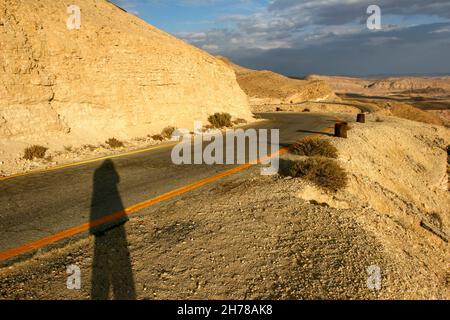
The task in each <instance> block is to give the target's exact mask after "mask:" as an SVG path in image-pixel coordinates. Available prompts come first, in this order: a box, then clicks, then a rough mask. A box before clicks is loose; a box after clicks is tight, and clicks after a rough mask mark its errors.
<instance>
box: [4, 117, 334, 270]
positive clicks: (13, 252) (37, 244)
mask: <svg viewBox="0 0 450 320" xmlns="http://www.w3.org/2000/svg"><path fill="white" fill-rule="evenodd" d="M336 120H337V121H338V122H340V120H339V119H338V118H336ZM333 128H334V127H328V128H325V129H323V130H321V133H329V132H331V131H332V129H333ZM318 135H320V134H319V133H317V134H313V135H308V136H306V137H311V136H318ZM306 137H304V138H306ZM166 146H167V145H166ZM159 147H160V148H162V147H164V146H159ZM147 151H148V150H147ZM140 152H145V151H143V150H140V151H135V152H130V153H128V155H129V154H136V153H140ZM286 152H288V148H283V149H280V150H279V151H277V152H275V153H274V154H271V155H269V156H267V157H265V158H264V159H267V158H272V157H274V156H276V155H283V154H285V153H286ZM124 155H125V154H122V155H118V156H115V157H119V156H124ZM104 159H111V157H105V158H104ZM262 160H263V159H262V158H261V159H258V160H257V161H254V162H251V163H246V164H243V165H240V166H238V167H235V168H233V169H230V170H227V171H224V172H221V173H219V174H217V175H214V176H211V177H208V178H205V179H201V180H199V181H197V182H193V183H191V184H188V185H185V186H184V187H181V188H179V189H175V190H172V191H169V192H167V193H164V194H162V195H160V196H157V197H155V198H152V199H149V200H147V201H143V202H140V203H138V204H135V205H133V206H131V207H128V208H126V209H125V210H124V211H120V212H115V213H112V214H110V215H108V216H105V217H102V218H100V219H97V220H94V221H90V222H88V223H84V224H81V225H79V226H76V227H73V228H69V229H66V230H64V231H61V232H58V233H55V234H53V235H50V236H47V237H44V238H42V239H39V240H37V241H33V242H30V243H27V244H24V245H22V246H19V247H16V248H13V249H9V250H6V251H3V252H0V261H5V260H8V259H11V258H13V257H17V256H19V255H21V254H25V253H28V252H31V251H33V250H36V249H39V248H42V247H44V246H48V245H50V244H53V243H55V242H57V241H60V240H63V239H66V238H69V237H71V236H74V235H77V234H80V233H83V232H86V231H88V230H89V229H90V228H93V227H96V226H99V225H103V224H105V223H108V222H112V221H115V220H117V219H119V218H121V217H124V216H128V215H132V214H134V213H136V212H139V211H141V210H143V209H146V208H149V207H151V206H153V205H155V204H157V203H160V202H163V201H165V200H169V199H171V198H174V197H176V196H179V195H181V194H184V193H187V192H189V191H192V190H195V189H198V188H200V187H202V186H204V185H206V184H209V183H212V182H215V181H217V180H220V179H222V178H225V177H227V176H230V175H232V174H234V173H237V172H239V171H242V170H244V169H247V168H250V167H252V166H253V165H255V164H257V163H259V162H261V161H262ZM94 161H95V160H90V162H94ZM96 161H100V160H98V159H97V160H96ZM90 162H87V163H90ZM55 170H56V169H55Z"/></svg>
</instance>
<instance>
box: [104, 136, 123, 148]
mask: <svg viewBox="0 0 450 320" xmlns="http://www.w3.org/2000/svg"><path fill="white" fill-rule="evenodd" d="M105 143H106V144H107V145H108V146H110V147H111V148H113V149H117V148H122V147H123V146H124V144H123V142H122V141H120V140H117V139H116V138H110V139H108V140H107V141H106V142H105Z"/></svg>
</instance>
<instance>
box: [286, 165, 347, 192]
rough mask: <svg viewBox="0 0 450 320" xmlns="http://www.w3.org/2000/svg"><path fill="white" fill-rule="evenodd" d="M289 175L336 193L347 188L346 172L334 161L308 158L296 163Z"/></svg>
mask: <svg viewBox="0 0 450 320" xmlns="http://www.w3.org/2000/svg"><path fill="white" fill-rule="evenodd" d="M289 175H290V176H292V177H296V178H303V179H306V180H308V181H311V182H312V183H314V184H315V185H317V186H319V187H320V188H322V189H324V190H327V191H333V192H336V191H338V190H341V189H344V188H345V187H346V186H347V183H348V178H347V173H346V172H345V170H344V169H343V168H342V167H341V166H340V165H339V164H338V163H337V162H336V161H334V160H331V159H326V158H308V159H305V160H300V161H294V162H292V166H291V167H290V169H289Z"/></svg>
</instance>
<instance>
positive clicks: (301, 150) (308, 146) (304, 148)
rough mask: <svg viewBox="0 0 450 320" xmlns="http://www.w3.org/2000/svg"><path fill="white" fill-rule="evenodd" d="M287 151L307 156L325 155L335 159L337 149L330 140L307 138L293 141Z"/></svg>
mask: <svg viewBox="0 0 450 320" xmlns="http://www.w3.org/2000/svg"><path fill="white" fill-rule="evenodd" d="M289 151H290V152H291V153H292V154H295V155H299V156H307V157H325V158H333V159H336V158H337V157H338V151H337V149H336V147H335V146H333V145H332V144H331V142H330V141H328V140H324V139H319V138H308V139H304V140H301V141H298V142H296V143H294V144H293V145H292V146H291V147H290V148H289Z"/></svg>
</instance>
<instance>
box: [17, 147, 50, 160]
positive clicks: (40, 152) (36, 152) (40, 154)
mask: <svg viewBox="0 0 450 320" xmlns="http://www.w3.org/2000/svg"><path fill="white" fill-rule="evenodd" d="M47 150H48V148H46V147H43V146H38V145H34V146H31V147H28V148H26V149H25V152H24V155H23V158H24V159H26V160H33V159H35V158H36V159H44V158H45V153H46V152H47Z"/></svg>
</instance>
